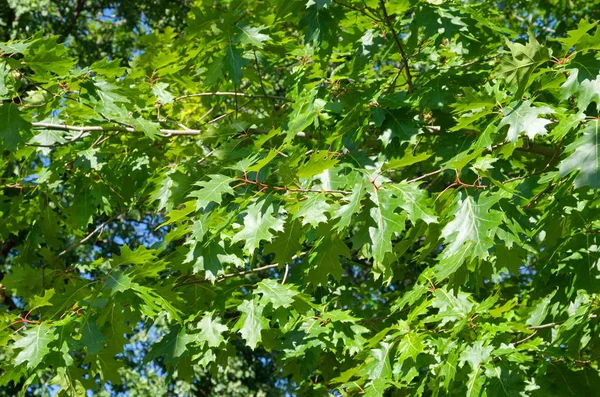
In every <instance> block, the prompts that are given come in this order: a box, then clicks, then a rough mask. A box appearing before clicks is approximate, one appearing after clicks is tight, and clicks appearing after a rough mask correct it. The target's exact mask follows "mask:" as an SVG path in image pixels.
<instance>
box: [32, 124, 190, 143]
mask: <svg viewBox="0 0 600 397" xmlns="http://www.w3.org/2000/svg"><path fill="white" fill-rule="evenodd" d="M31 125H32V126H33V127H34V128H40V129H46V130H57V131H76V132H80V133H82V134H83V133H86V132H94V131H100V132H142V131H138V130H136V129H135V128H131V127H108V126H107V127H103V126H99V125H91V126H83V127H78V126H75V125H67V124H52V123H31ZM159 131H160V132H161V133H162V134H163V135H164V136H165V137H168V136H173V135H200V134H201V133H202V131H201V130H192V129H187V130H170V129H160V130H159ZM70 142H73V141H69V143H70Z"/></svg>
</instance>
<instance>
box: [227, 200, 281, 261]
mask: <svg viewBox="0 0 600 397" xmlns="http://www.w3.org/2000/svg"><path fill="white" fill-rule="evenodd" d="M283 225H284V221H283V220H282V219H280V218H277V217H274V216H273V205H272V204H268V203H266V202H261V201H258V202H255V203H254V204H252V205H250V206H249V207H248V208H246V216H245V217H244V226H243V228H242V230H240V231H239V232H237V233H236V234H235V235H234V236H233V239H232V241H233V242H234V243H237V242H239V241H243V242H244V250H245V251H246V252H247V253H248V254H253V253H254V251H255V250H256V248H258V246H259V245H260V242H261V241H271V240H272V238H273V236H274V234H273V233H272V232H271V230H273V231H275V232H282V231H283V230H284V228H283Z"/></svg>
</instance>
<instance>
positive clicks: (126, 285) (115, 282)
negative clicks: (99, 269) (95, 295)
mask: <svg viewBox="0 0 600 397" xmlns="http://www.w3.org/2000/svg"><path fill="white" fill-rule="evenodd" d="M131 282H132V280H131V278H130V277H129V276H128V275H126V274H124V273H119V272H113V273H111V274H109V275H108V280H107V282H106V287H107V288H109V289H110V294H111V295H114V294H116V293H117V292H124V291H127V290H128V289H130V288H131Z"/></svg>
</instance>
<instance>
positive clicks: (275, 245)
mask: <svg viewBox="0 0 600 397" xmlns="http://www.w3.org/2000/svg"><path fill="white" fill-rule="evenodd" d="M303 240H304V238H303V231H302V228H301V227H300V222H298V221H294V220H292V221H289V220H288V222H287V223H286V224H285V226H284V228H283V231H281V232H279V233H277V234H276V235H275V238H274V239H273V242H272V243H269V244H267V245H266V246H265V250H264V253H265V254H275V259H274V261H275V263H279V264H281V265H283V264H286V263H291V262H292V258H293V257H294V256H295V255H296V254H297V253H299V252H300V251H301V250H302V242H303Z"/></svg>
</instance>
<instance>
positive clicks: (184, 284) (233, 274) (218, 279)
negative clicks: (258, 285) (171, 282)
mask: <svg viewBox="0 0 600 397" xmlns="http://www.w3.org/2000/svg"><path fill="white" fill-rule="evenodd" d="M278 266H279V263H273V264H270V265H265V266H261V267H256V268H254V269H250V270H244V271H241V272H237V273H228V274H224V275H222V276H221V277H218V278H217V279H216V280H215V283H220V282H222V281H225V280H227V279H229V278H232V277H238V276H245V275H247V274H251V273H257V272H262V271H263V270H269V269H274V268H276V267H278ZM208 282H210V280H206V279H196V280H191V281H185V282H183V283H179V284H176V285H175V286H174V287H173V289H175V288H179V287H184V286H186V285H194V284H204V283H208Z"/></svg>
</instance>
